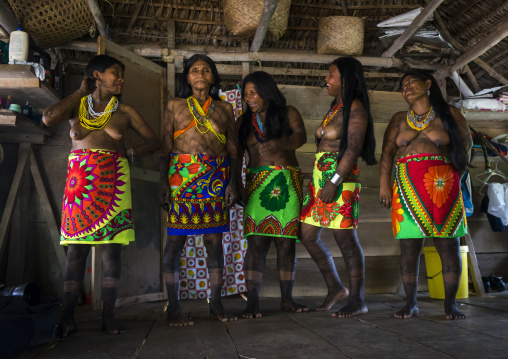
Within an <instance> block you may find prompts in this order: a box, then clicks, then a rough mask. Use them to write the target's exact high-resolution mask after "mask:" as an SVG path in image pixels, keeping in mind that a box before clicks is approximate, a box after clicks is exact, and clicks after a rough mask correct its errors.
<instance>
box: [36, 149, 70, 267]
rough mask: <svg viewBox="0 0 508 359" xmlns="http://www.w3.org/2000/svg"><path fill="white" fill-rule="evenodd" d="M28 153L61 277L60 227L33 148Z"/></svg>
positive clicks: (62, 261)
mask: <svg viewBox="0 0 508 359" xmlns="http://www.w3.org/2000/svg"><path fill="white" fill-rule="evenodd" d="M30 155H31V156H30V170H31V171H32V177H33V179H34V183H35V187H36V188H37V193H38V194H39V199H40V202H41V206H42V213H43V214H44V218H45V219H46V224H47V225H48V229H49V234H50V237H51V243H53V246H54V248H55V254H56V258H57V260H58V265H59V267H60V270H61V272H62V277H63V275H64V273H65V261H66V258H65V251H64V249H63V248H62V246H61V245H60V228H59V225H58V224H57V222H56V221H55V214H54V212H53V208H52V207H51V203H50V200H49V196H48V192H47V190H46V185H45V183H44V180H43V179H42V176H41V171H40V169H39V165H38V164H37V159H36V158H35V154H34V152H33V150H30Z"/></svg>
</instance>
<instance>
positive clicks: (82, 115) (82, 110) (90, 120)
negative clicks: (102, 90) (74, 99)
mask: <svg viewBox="0 0 508 359" xmlns="http://www.w3.org/2000/svg"><path fill="white" fill-rule="evenodd" d="M117 109H118V99H117V98H116V97H115V96H111V99H110V100H109V102H108V105H107V106H106V108H105V109H104V111H102V112H96V111H94V109H93V97H92V95H91V94H90V95H88V96H85V97H82V98H81V104H80V105H79V112H78V116H79V122H80V123H81V126H83V127H84V128H87V129H89V130H102V129H103V128H104V126H106V124H107V123H108V122H109V120H110V119H111V115H112V114H113V112H115V111H116V110H117Z"/></svg>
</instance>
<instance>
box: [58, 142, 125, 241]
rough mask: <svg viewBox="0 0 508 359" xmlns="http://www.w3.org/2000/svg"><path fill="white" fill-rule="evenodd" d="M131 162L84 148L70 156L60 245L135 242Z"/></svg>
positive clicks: (112, 154)
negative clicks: (132, 213)
mask: <svg viewBox="0 0 508 359" xmlns="http://www.w3.org/2000/svg"><path fill="white" fill-rule="evenodd" d="M131 208H132V206H131V186H130V168H129V162H128V161H127V159H126V158H125V157H123V156H122V155H121V154H120V153H117V152H114V151H108V150H101V149H84V150H76V151H72V152H71V153H70V154H69V162H68V167H67V181H66V183H65V191H64V199H63V205H62V221H61V236H60V243H61V244H62V245H68V244H69V243H80V244H91V245H98V244H104V243H120V244H123V245H126V244H129V242H130V241H134V225H133V224H132V215H131Z"/></svg>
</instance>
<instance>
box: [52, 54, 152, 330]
mask: <svg viewBox="0 0 508 359" xmlns="http://www.w3.org/2000/svg"><path fill="white" fill-rule="evenodd" d="M123 75H124V65H123V64H122V63H121V62H120V61H118V60H117V59H115V58H112V57H110V56H106V55H99V56H96V57H94V58H93V59H92V60H91V61H90V62H89V63H88V65H87V67H86V69H85V77H84V79H83V81H82V83H81V87H80V89H79V90H77V91H76V92H74V93H73V94H72V95H70V96H68V97H67V98H65V99H63V100H62V101H60V102H58V103H56V104H54V105H52V106H50V107H48V108H46V109H45V110H44V114H43V118H42V120H43V121H44V124H46V125H47V126H53V125H56V124H58V123H60V122H63V121H66V120H69V122H70V124H71V130H70V136H71V139H72V149H71V153H70V154H69V163H68V171H67V181H66V184H65V192H64V200H63V205H62V224H61V237H60V241H61V244H62V245H64V246H68V251H67V261H66V264H65V273H64V293H63V311H62V317H61V319H60V323H59V329H60V330H59V335H60V336H61V337H66V336H68V335H69V334H71V333H73V332H75V331H77V326H76V322H75V320H74V309H75V307H76V303H77V301H78V298H79V295H80V293H81V287H82V285H83V278H84V275H85V267H86V259H87V256H88V253H89V252H90V246H99V247H100V249H101V251H100V252H101V255H102V268H103V269H102V292H101V293H102V302H103V307H102V328H103V329H104V330H105V331H106V332H108V333H110V334H120V333H125V331H126V329H125V328H124V327H123V326H121V325H120V324H118V323H117V322H116V321H115V318H114V307H115V301H116V296H117V293H118V283H119V281H120V272H121V251H120V248H121V246H122V245H127V244H129V242H131V241H134V225H133V223H132V215H131V208H132V205H131V188H130V169H129V159H134V157H135V156H136V155H138V154H142V153H151V152H154V151H155V150H157V149H158V148H159V140H158V138H157V136H156V135H155V133H154V132H153V131H152V129H151V128H150V127H149V126H148V124H147V123H146V122H145V121H144V120H143V118H142V117H141V115H140V114H139V113H138V112H137V111H136V110H135V109H134V108H133V107H131V106H129V105H126V104H122V103H120V101H119V97H120V95H121V93H122V89H123V86H124V76H123ZM117 96H118V98H117ZM129 128H132V129H133V130H134V131H135V132H136V133H137V134H138V135H139V136H140V137H141V138H142V139H143V143H142V144H140V145H138V146H135V147H129V148H125V144H124V138H125V137H126V135H127V131H128V130H129Z"/></svg>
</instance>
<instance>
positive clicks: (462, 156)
mask: <svg viewBox="0 0 508 359" xmlns="http://www.w3.org/2000/svg"><path fill="white" fill-rule="evenodd" d="M407 76H414V77H416V78H418V79H420V80H422V81H423V82H425V81H427V80H430V82H431V85H430V88H429V92H430V94H429V101H430V104H431V105H432V107H433V108H434V111H435V112H436V115H437V116H438V117H439V118H440V119H441V122H442V123H443V126H444V128H445V130H446V131H447V132H448V135H449V136H450V145H449V146H448V150H449V153H450V157H451V160H452V163H453V166H454V167H455V169H456V170H457V171H459V172H461V171H463V170H465V169H467V167H468V163H469V161H468V158H467V153H466V151H465V150H464V142H463V140H464V139H463V138H462V132H461V131H460V129H459V127H458V126H457V122H456V121H455V119H454V118H453V115H452V113H451V111H450V106H449V105H448V103H446V101H445V99H444V98H443V94H442V93H441V90H440V89H439V85H438V84H437V81H436V79H435V78H434V76H432V75H431V74H430V73H429V72H427V71H424V70H416V69H415V70H410V71H408V72H406V73H405V74H404V75H403V76H402V77H401V79H400V85H401V86H402V82H403V81H404V79H405V78H406V77H407Z"/></svg>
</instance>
